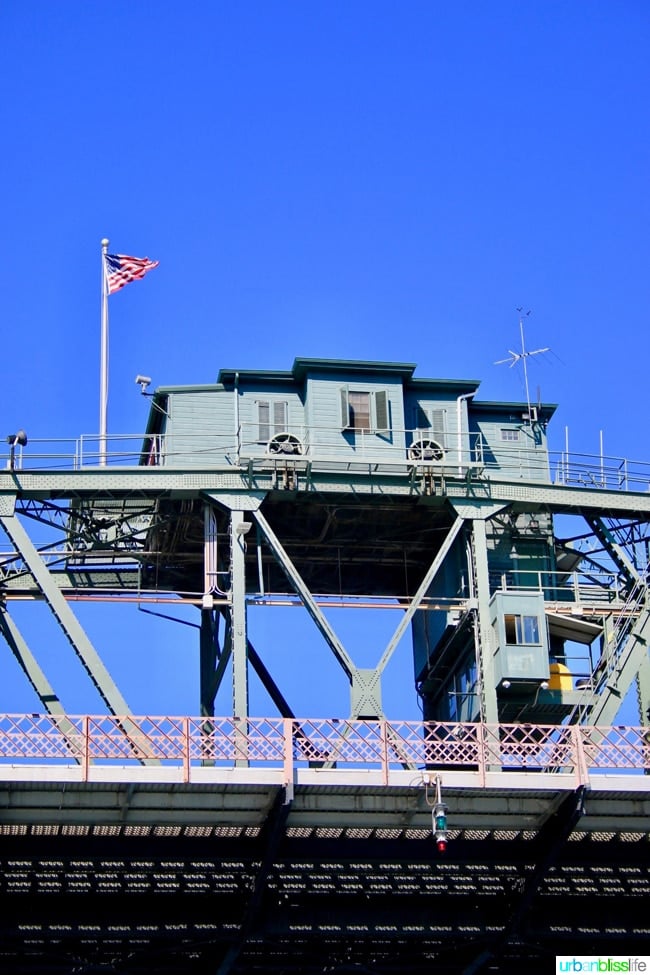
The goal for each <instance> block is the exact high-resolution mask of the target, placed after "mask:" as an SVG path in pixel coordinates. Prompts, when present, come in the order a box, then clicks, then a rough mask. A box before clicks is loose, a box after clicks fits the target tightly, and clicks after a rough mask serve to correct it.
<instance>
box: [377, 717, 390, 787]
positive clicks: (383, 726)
mask: <svg viewBox="0 0 650 975" xmlns="http://www.w3.org/2000/svg"><path fill="white" fill-rule="evenodd" d="M379 733H380V735H381V770H382V774H383V783H384V785H388V722H387V721H386V718H381V719H380V721H379Z"/></svg>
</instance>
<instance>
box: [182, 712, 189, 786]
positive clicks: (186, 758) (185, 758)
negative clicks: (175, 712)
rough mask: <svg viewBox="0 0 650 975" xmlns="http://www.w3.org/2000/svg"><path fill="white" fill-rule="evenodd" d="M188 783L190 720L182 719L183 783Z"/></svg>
mask: <svg viewBox="0 0 650 975" xmlns="http://www.w3.org/2000/svg"><path fill="white" fill-rule="evenodd" d="M189 781H190V719H189V718H188V717H184V718H183V782H185V783H188V782H189Z"/></svg>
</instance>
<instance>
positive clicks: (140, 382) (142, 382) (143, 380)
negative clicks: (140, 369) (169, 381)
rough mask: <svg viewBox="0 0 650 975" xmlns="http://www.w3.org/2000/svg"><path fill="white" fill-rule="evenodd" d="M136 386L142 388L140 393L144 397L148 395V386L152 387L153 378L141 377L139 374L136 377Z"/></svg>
mask: <svg viewBox="0 0 650 975" xmlns="http://www.w3.org/2000/svg"><path fill="white" fill-rule="evenodd" d="M135 382H136V385H137V386H139V387H140V392H141V393H142V395H143V396H146V395H147V386H151V376H140V375H139V374H138V375H137V376H136V377H135Z"/></svg>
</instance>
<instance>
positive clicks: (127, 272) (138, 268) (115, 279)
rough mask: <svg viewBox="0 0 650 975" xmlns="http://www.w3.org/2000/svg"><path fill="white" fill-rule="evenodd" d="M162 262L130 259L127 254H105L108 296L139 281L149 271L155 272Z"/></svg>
mask: <svg viewBox="0 0 650 975" xmlns="http://www.w3.org/2000/svg"><path fill="white" fill-rule="evenodd" d="M159 263H160V261H150V260H149V258H148V257H128V256H127V255H126V254H105V255H104V271H105V273H106V286H107V290H108V294H109V295H112V294H113V293H114V292H115V291H119V290H120V288H123V287H124V285H125V284H130V283H131V281H138V280H139V279H140V278H143V277H144V276H145V274H146V273H147V271H153V269H154V268H155V267H158V264H159Z"/></svg>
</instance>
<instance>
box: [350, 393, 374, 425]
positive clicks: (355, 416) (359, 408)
mask: <svg viewBox="0 0 650 975" xmlns="http://www.w3.org/2000/svg"><path fill="white" fill-rule="evenodd" d="M348 410H349V415H350V420H349V422H350V427H351V428H352V429H353V430H363V431H364V433H370V393H348Z"/></svg>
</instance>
